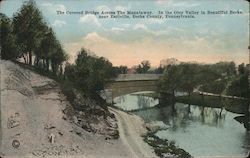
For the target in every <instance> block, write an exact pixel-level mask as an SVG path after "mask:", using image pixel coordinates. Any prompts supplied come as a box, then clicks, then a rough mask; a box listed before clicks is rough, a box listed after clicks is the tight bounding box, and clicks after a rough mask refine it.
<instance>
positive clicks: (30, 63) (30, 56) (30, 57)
mask: <svg viewBox="0 0 250 158" xmlns="http://www.w3.org/2000/svg"><path fill="white" fill-rule="evenodd" d="M29 65H30V66H32V52H31V51H29Z"/></svg>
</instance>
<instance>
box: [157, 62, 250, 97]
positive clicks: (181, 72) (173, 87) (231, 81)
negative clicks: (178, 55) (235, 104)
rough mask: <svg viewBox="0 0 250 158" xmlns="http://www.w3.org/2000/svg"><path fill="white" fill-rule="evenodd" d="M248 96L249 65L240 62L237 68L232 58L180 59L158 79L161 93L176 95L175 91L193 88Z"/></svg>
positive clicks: (185, 90) (188, 91)
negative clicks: (209, 61)
mask: <svg viewBox="0 0 250 158" xmlns="http://www.w3.org/2000/svg"><path fill="white" fill-rule="evenodd" d="M194 90H196V91H201V92H210V93H215V94H224V95H232V96H239V97H245V98H248V97H249V92H248V69H247V66H245V65H244V64H241V65H239V66H238V70H237V68H236V65H235V63H234V62H219V63H216V64H196V63H181V64H178V65H168V66H167V67H166V68H165V69H164V74H163V77H162V79H161V80H160V82H159V87H158V91H159V92H160V93H161V94H170V95H172V96H175V92H177V91H182V92H187V93H188V94H189V95H190V94H191V93H192V92H193V91H194Z"/></svg>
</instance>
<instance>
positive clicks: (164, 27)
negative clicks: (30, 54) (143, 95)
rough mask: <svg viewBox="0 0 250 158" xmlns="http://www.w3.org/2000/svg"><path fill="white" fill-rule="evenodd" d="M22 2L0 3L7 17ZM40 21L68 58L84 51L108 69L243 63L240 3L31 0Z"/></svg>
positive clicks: (245, 40)
mask: <svg viewBox="0 0 250 158" xmlns="http://www.w3.org/2000/svg"><path fill="white" fill-rule="evenodd" d="M23 2H24V1H22V0H8V1H4V2H1V12H2V13H4V14H6V15H7V16H8V17H12V16H13V14H14V13H16V12H17V11H18V10H19V9H20V7H21V6H22V3H23ZM36 4H37V7H38V8H39V9H40V11H41V12H42V14H43V16H44V19H45V21H46V22H47V23H48V24H49V25H50V26H51V27H52V28H53V30H54V31H55V33H56V36H57V38H58V39H59V40H60V41H61V43H62V45H63V47H64V49H65V50H66V52H67V53H68V54H69V55H70V60H69V61H70V62H73V61H74V60H75V58H76V55H77V52H78V51H79V50H80V49H81V48H82V47H84V48H86V49H89V50H91V51H92V52H94V53H95V54H96V55H97V56H103V57H105V58H107V59H108V60H109V61H111V62H112V63H113V65H116V66H118V65H127V66H129V67H131V66H133V65H138V64H139V63H140V62H141V61H142V60H149V61H150V63H151V65H152V66H159V64H160V61H161V60H162V59H167V58H176V59H178V60H179V61H184V62H188V61H197V62H201V63H216V62H219V61H235V62H236V63H237V64H240V63H243V62H244V63H248V62H249V61H248V60H249V57H248V55H249V54H248V52H249V51H248V45H249V3H248V2H246V1H244V0H189V1H187V0H154V1H153V0H152V1H151V0H128V1H125V0H103V1H98V0H84V1H80V0H71V1H67V0H50V1H46V0H36ZM230 10H232V11H241V12H242V13H241V14H214V15H207V14H205V15H200V14H199V15H197V16H195V18H189V19H173V18H170V19H169V18H167V19H156V18H149V19H133V18H130V19H122V18H120V19H110V18H109V19H101V18H98V16H95V15H93V14H74V15H68V14H64V15H60V14H57V11H63V12H65V13H66V12H67V11H71V12H72V11H74V12H77V11H84V12H85V11H125V12H126V11H152V12H153V13H154V14H157V13H158V11H172V12H174V11H183V12H185V11H198V12H199V13H200V11H205V12H206V13H207V11H228V12H229V11H230Z"/></svg>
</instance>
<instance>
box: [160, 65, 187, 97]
mask: <svg viewBox="0 0 250 158" xmlns="http://www.w3.org/2000/svg"><path fill="white" fill-rule="evenodd" d="M181 76H182V68H181V67H179V66H177V65H169V66H168V67H167V68H166V69H165V71H164V73H163V77H162V79H161V80H160V81H159V87H158V88H159V91H160V92H165V93H170V94H172V95H173V96H174V93H175V91H176V90H177V89H178V88H180V83H181Z"/></svg>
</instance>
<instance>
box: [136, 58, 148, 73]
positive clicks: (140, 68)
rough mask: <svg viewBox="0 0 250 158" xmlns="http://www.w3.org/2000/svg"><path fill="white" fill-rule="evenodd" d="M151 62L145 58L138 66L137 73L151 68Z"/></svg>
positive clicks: (145, 71)
mask: <svg viewBox="0 0 250 158" xmlns="http://www.w3.org/2000/svg"><path fill="white" fill-rule="evenodd" d="M150 65H151V64H150V62H149V61H148V60H143V61H142V62H141V63H140V64H139V65H138V66H137V68H136V72H137V73H147V72H148V70H149V69H150Z"/></svg>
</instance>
